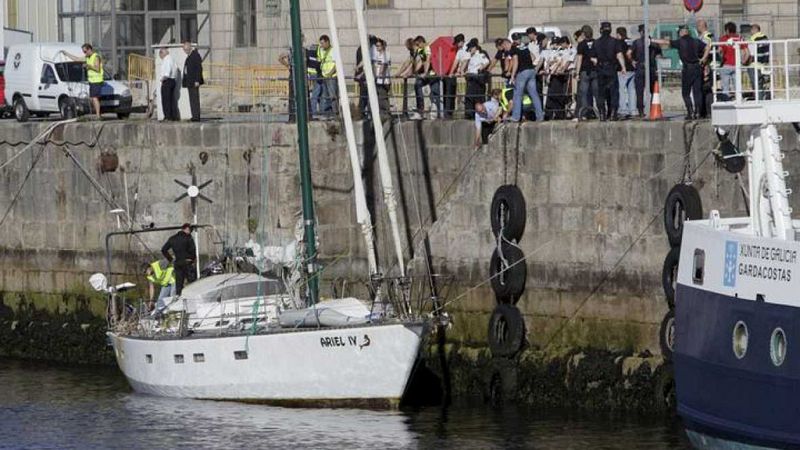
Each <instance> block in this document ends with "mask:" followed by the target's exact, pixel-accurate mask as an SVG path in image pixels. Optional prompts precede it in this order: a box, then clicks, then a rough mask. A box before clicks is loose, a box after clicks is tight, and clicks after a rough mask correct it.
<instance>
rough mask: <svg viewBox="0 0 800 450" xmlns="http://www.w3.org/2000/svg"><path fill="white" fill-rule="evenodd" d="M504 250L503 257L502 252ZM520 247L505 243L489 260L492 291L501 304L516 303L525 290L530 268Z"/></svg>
mask: <svg viewBox="0 0 800 450" xmlns="http://www.w3.org/2000/svg"><path fill="white" fill-rule="evenodd" d="M501 250H502V257H501V254H500V251H501ZM524 258H525V255H524V254H523V253H522V250H520V249H519V247H517V246H515V245H512V244H509V243H507V242H503V243H502V244H501V246H500V247H499V248H496V249H495V250H494V253H492V259H491V260H489V276H490V277H491V284H492V290H494V293H495V295H496V296H497V301H498V302H499V303H512V304H513V303H516V302H517V300H519V297H520V295H522V292H523V291H524V290H525V281H526V280H527V278H528V266H527V264H526V263H525V261H523V259H524Z"/></svg>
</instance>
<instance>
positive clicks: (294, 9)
mask: <svg viewBox="0 0 800 450" xmlns="http://www.w3.org/2000/svg"><path fill="white" fill-rule="evenodd" d="M289 15H290V20H291V25H292V67H293V70H292V80H291V82H292V83H294V101H295V106H296V108H295V110H296V111H297V147H298V154H299V157H300V188H301V191H302V198H303V228H304V230H305V241H306V258H305V259H306V261H305V266H306V274H305V275H306V280H307V281H308V287H307V289H306V296H307V303H308V304H309V305H314V304H316V303H317V301H318V300H319V280H318V279H317V264H316V261H317V235H316V232H315V230H314V223H315V219H314V195H313V192H312V185H311V157H310V156H309V153H308V100H307V94H308V88H307V87H306V76H305V58H304V57H305V55H304V53H305V51H304V49H303V32H302V30H301V27H300V0H290V8H289ZM291 100H292V99H289V101H291Z"/></svg>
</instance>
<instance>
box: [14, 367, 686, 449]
mask: <svg viewBox="0 0 800 450" xmlns="http://www.w3.org/2000/svg"><path fill="white" fill-rule="evenodd" d="M0 386H1V388H0V389H2V391H0V392H2V395H0V448H26V449H27V448H59V449H61V448H63V449H73V448H74V449H87V448H111V449H137V448H157V449H172V448H186V449H189V448H191V449H197V448H221V449H223V448H224V449H230V448H290V449H291V448H342V449H357V448H378V449H394V448H434V449H447V448H453V449H468V448H482V449H504V448H537V449H551V448H558V449H585V448H595V449H615V448H617V449H629V448H647V449H675V448H686V446H687V444H686V440H685V439H684V438H683V433H682V431H681V430H680V428H679V427H678V426H677V425H676V424H674V423H665V422H664V421H650V422H646V421H641V420H636V419H635V418H626V419H614V418H609V417H603V418H598V417H593V416H581V417H575V416H570V415H565V414H560V413H549V412H548V413H547V414H542V413H537V412H536V411H533V410H531V409H523V408H512V407H504V408H489V407H487V406H485V405H483V404H477V405H468V404H464V405H459V406H454V407H450V408H448V409H442V408H435V407H431V408H423V409H419V410H412V411H402V412H385V411H362V410H349V409H287V408H276V407H268V406H262V405H247V404H239V403H231V402H212V401H199V400H179V399H166V398H158V397H149V396H144V395H138V394H135V393H132V392H131V391H130V388H129V387H128V385H127V384H126V382H125V380H124V378H123V377H122V376H121V375H120V374H119V372H118V371H117V370H116V369H113V368H112V369H106V368H102V369H98V368H92V369H86V368H73V367H69V368H65V367H53V366H48V365H41V364H33V363H27V362H25V363H23V362H16V361H7V360H0Z"/></svg>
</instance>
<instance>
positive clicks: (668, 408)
mask: <svg viewBox="0 0 800 450" xmlns="http://www.w3.org/2000/svg"><path fill="white" fill-rule="evenodd" d="M653 378H654V379H655V383H654V386H653V387H654V388H655V389H654V390H655V392H654V393H653V394H654V396H655V403H656V405H657V406H658V407H659V408H660V409H662V410H663V411H664V412H667V413H670V414H675V413H676V408H677V403H678V402H677V401H676V398H675V369H674V368H673V366H672V362H665V363H664V364H662V365H661V366H660V367H658V368H657V369H656V373H655V374H654V377H653Z"/></svg>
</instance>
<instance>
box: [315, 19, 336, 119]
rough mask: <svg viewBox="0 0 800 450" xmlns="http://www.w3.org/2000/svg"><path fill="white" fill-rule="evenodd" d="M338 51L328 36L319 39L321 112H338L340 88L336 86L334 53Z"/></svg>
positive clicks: (318, 58) (318, 59) (324, 35)
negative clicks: (337, 101)
mask: <svg viewBox="0 0 800 450" xmlns="http://www.w3.org/2000/svg"><path fill="white" fill-rule="evenodd" d="M335 51H336V50H335V49H334V48H333V47H332V46H331V40H330V38H329V37H328V35H326V34H323V35H322V36H320V37H319V47H317V61H319V72H320V75H321V76H322V80H320V81H319V82H321V83H322V92H321V95H322V105H321V108H320V109H321V112H323V113H329V114H334V113H335V112H336V110H337V107H338V104H337V103H336V100H337V98H338V97H339V95H338V88H337V85H336V61H335V60H334V55H333V52H335Z"/></svg>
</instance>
